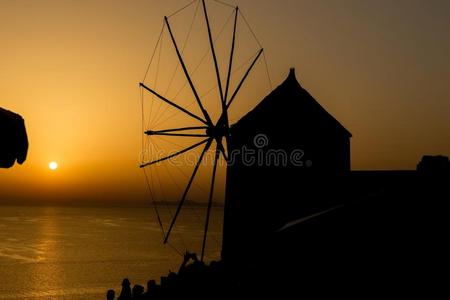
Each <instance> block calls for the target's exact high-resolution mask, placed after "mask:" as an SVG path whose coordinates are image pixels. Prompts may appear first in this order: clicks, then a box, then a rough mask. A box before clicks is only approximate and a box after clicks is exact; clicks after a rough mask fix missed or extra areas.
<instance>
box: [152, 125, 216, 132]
mask: <svg viewBox="0 0 450 300" xmlns="http://www.w3.org/2000/svg"><path fill="white" fill-rule="evenodd" d="M202 129H205V130H206V129H208V127H207V126H195V127H180V128H171V129H163V130H157V131H155V132H176V131H187V130H202Z"/></svg>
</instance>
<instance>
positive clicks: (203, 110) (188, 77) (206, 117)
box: [164, 17, 212, 125]
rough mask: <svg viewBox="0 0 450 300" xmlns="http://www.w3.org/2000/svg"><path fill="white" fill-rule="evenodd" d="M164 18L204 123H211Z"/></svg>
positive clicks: (166, 19) (167, 21) (168, 24)
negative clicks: (204, 120)
mask: <svg viewBox="0 0 450 300" xmlns="http://www.w3.org/2000/svg"><path fill="white" fill-rule="evenodd" d="M164 20H165V21H166V25H167V29H168V30H169V34H170V37H171V38H172V43H173V45H174V47H175V51H176V52H177V56H178V59H179V61H180V64H181V67H182V68H183V71H184V74H185V75H186V79H187V81H188V82H189V85H190V87H191V89H192V92H193V93H194V96H195V99H196V100H197V103H198V106H199V107H200V110H201V111H202V113H203V115H204V117H205V119H206V123H207V124H208V125H212V121H211V118H210V117H209V114H208V112H207V111H206V110H205V108H204V107H203V105H202V101H201V100H200V97H199V96H198V93H197V90H196V89H195V86H194V83H193V82H192V80H191V77H190V76H189V72H188V70H187V68H186V65H185V64H184V61H183V57H182V56H181V53H180V50H179V49H178V45H177V42H176V40H175V37H174V35H173V32H172V28H171V27H170V23H169V20H168V18H167V17H164Z"/></svg>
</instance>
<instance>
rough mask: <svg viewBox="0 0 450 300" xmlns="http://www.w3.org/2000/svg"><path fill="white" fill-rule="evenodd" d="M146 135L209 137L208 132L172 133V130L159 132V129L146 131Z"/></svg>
mask: <svg viewBox="0 0 450 300" xmlns="http://www.w3.org/2000/svg"><path fill="white" fill-rule="evenodd" d="M145 134H146V135H162V136H178V137H208V136H207V135H206V134H193V133H170V132H158V131H146V132H145Z"/></svg>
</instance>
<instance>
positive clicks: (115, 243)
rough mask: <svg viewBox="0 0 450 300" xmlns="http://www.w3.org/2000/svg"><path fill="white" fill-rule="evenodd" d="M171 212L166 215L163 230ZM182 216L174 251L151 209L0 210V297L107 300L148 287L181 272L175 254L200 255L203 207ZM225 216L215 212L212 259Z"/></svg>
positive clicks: (216, 253)
mask: <svg viewBox="0 0 450 300" xmlns="http://www.w3.org/2000/svg"><path fill="white" fill-rule="evenodd" d="M171 210H173V208H166V209H165V210H163V215H162V218H163V220H164V222H165V224H166V223H167V222H168V221H169V220H170V216H171ZM180 217H181V218H180V219H179V222H177V226H176V230H175V231H174V236H173V238H172V244H173V245H172V246H173V248H172V247H171V246H163V245H162V242H161V239H162V237H161V230H160V227H159V225H158V223H157V222H156V217H155V213H154V211H153V210H152V209H151V208H150V207H136V208H123V207H121V208H119V207H115V208H86V207H83V208H74V207H11V206H0V299H105V293H106V290H107V289H110V288H114V289H115V290H116V293H117V292H118V291H119V287H120V283H121V282H122V279H123V278H124V277H128V278H129V279H130V281H131V282H132V284H135V283H140V284H142V285H144V286H145V283H146V282H147V280H148V279H151V278H155V279H157V278H159V277H160V276H161V275H164V274H167V272H168V271H169V269H171V270H176V269H177V268H178V266H179V264H180V262H181V259H182V258H181V256H180V254H179V253H177V251H181V252H183V251H185V249H186V248H188V249H191V250H193V251H196V252H199V248H200V244H201V239H202V226H203V220H204V208H201V207H198V208H191V209H186V210H184V211H183V213H182V214H181V215H180ZM221 218H222V211H221V209H220V208H215V209H214V211H213V220H214V221H213V222H212V224H211V226H212V227H211V231H210V232H211V236H210V238H209V243H208V253H207V255H208V258H209V259H216V258H217V257H218V256H219V250H220V242H219V241H220V240H221V226H222V225H221ZM166 226H167V224H166ZM174 248H175V249H176V250H177V251H176V250H174Z"/></svg>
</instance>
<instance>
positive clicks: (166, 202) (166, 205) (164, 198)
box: [154, 144, 187, 249]
mask: <svg viewBox="0 0 450 300" xmlns="http://www.w3.org/2000/svg"><path fill="white" fill-rule="evenodd" d="M154 145H155V146H156V147H157V148H158V152H159V153H161V152H162V149H161V147H159V146H158V145H157V144H154ZM163 165H164V166H166V165H165V164H164V163H163ZM166 167H167V166H166ZM155 173H156V175H157V178H158V183H159V188H160V191H161V195H162V198H163V203H164V205H165V207H166V210H167V211H168V212H169V215H170V219H173V217H174V216H173V213H172V210H171V209H170V207H169V204H168V201H167V197H166V196H165V193H164V188H163V184H162V183H161V176H160V174H159V173H158V172H157V171H156V169H155ZM180 240H181V243H182V244H183V247H184V248H185V249H187V246H186V243H185V241H184V239H183V236H182V235H180Z"/></svg>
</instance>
